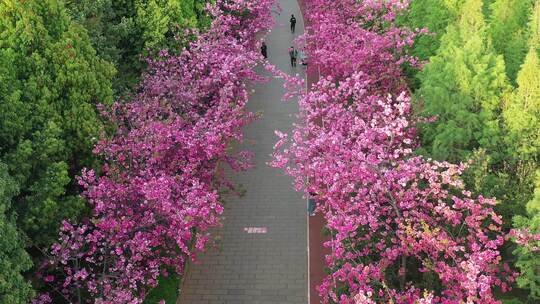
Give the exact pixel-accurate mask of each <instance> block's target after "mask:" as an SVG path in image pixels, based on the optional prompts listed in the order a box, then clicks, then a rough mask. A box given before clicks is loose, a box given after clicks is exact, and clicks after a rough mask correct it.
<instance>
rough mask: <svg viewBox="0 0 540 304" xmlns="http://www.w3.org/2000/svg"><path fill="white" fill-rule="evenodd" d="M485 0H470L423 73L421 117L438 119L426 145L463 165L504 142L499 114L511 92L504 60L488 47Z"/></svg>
mask: <svg viewBox="0 0 540 304" xmlns="http://www.w3.org/2000/svg"><path fill="white" fill-rule="evenodd" d="M481 5H482V1H481V0H469V1H467V2H466V3H465V4H464V5H463V8H462V14H461V16H460V19H459V21H458V22H457V23H455V24H451V25H449V26H448V28H447V31H446V33H445V34H444V35H443V36H442V38H441V46H440V48H439V49H438V50H437V53H436V55H435V56H434V57H432V58H431V59H430V62H429V63H428V64H427V65H426V67H425V68H424V70H423V71H422V72H421V73H420V75H419V78H420V80H421V81H422V85H421V87H420V89H419V90H418V91H417V94H418V97H419V99H420V100H422V101H423V103H422V104H421V105H420V107H421V109H420V111H421V112H422V115H424V116H427V117H431V116H437V117H438V120H437V121H436V122H435V123H431V124H428V125H427V126H426V127H425V128H423V129H422V141H423V145H422V146H423V147H424V149H425V150H426V153H427V154H430V155H432V156H433V157H435V158H437V159H447V160H450V161H459V160H461V159H465V158H467V157H468V156H470V153H471V151H473V150H474V149H476V148H479V147H484V148H494V147H496V146H497V145H498V144H499V141H500V129H499V126H498V122H497V119H498V117H497V114H498V112H499V111H500V106H501V105H500V102H501V101H500V100H501V96H502V95H503V94H504V93H505V92H507V91H508V90H509V86H508V83H507V81H506V77H505V71H504V61H503V58H502V57H501V56H498V55H496V54H495V53H494V52H493V51H492V49H491V48H490V47H489V43H488V41H487V38H486V25H485V22H484V17H483V14H482V12H481Z"/></svg>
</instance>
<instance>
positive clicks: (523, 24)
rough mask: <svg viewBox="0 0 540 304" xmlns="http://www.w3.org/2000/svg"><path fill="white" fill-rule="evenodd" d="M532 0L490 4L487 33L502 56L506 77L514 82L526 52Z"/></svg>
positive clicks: (503, 0)
mask: <svg viewBox="0 0 540 304" xmlns="http://www.w3.org/2000/svg"><path fill="white" fill-rule="evenodd" d="M533 3H534V0H496V1H495V2H494V3H493V4H492V5H491V16H490V21H489V34H490V37H491V40H492V42H493V47H494V48H495V50H496V51H497V53H499V54H502V55H503V56H504V61H505V66H506V73H507V75H508V78H509V79H510V80H511V81H512V82H515V80H516V76H517V73H518V71H519V69H520V67H521V64H522V63H523V60H524V58H525V55H526V54H527V49H528V46H527V36H528V33H527V20H528V19H529V16H530V14H531V10H532V7H533Z"/></svg>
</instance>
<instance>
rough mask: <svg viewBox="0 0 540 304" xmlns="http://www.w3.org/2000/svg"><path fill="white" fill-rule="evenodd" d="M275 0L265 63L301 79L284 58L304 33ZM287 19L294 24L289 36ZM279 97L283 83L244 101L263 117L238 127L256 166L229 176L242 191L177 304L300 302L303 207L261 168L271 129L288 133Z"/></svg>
mask: <svg viewBox="0 0 540 304" xmlns="http://www.w3.org/2000/svg"><path fill="white" fill-rule="evenodd" d="M279 2H280V4H281V7H282V9H283V11H282V12H281V15H279V16H278V15H277V14H275V17H276V27H275V28H274V29H273V30H272V31H271V33H270V34H269V35H268V37H267V39H266V43H267V44H268V55H269V60H270V62H272V63H273V64H275V65H276V66H277V67H278V68H280V69H281V70H283V71H286V72H290V73H300V74H301V75H302V76H303V75H304V69H305V68H304V67H302V66H298V67H296V68H291V67H290V61H289V55H288V53H287V48H288V47H289V46H290V45H291V41H292V39H293V38H294V37H295V36H297V35H299V34H302V29H303V28H304V24H303V21H302V17H301V13H300V9H299V7H298V4H297V2H296V1H295V0H280V1H279ZM291 14H294V15H295V16H296V19H297V24H296V30H297V31H296V35H295V36H293V35H292V34H291V33H290V29H289V18H290V16H291ZM260 72H261V73H265V72H263V71H262V69H261V70H260ZM265 74H266V73H265ZM283 93H284V89H283V82H282V81H280V80H277V79H273V80H272V81H271V82H269V83H265V84H261V85H258V86H257V87H256V88H255V93H253V95H252V96H251V99H250V104H249V110H250V111H253V112H262V115H263V116H262V118H261V119H259V120H257V121H256V122H254V123H253V124H251V125H249V126H247V127H246V129H245V132H244V134H245V142H244V144H243V145H242V147H241V148H242V149H247V150H250V151H252V152H254V153H255V158H254V162H255V166H256V167H255V168H253V169H251V170H249V171H247V172H243V173H236V174H234V178H233V180H234V181H235V182H237V183H240V184H242V185H243V187H244V188H245V190H246V191H247V192H246V194H245V195H244V196H243V197H241V198H231V199H229V200H228V201H227V202H226V209H225V212H224V217H225V218H224V220H223V227H222V228H220V229H216V230H215V232H214V237H217V238H218V239H219V242H220V243H221V245H220V246H219V247H220V248H218V249H215V250H212V249H210V250H209V251H207V252H206V253H204V254H203V255H201V256H200V257H199V260H200V264H191V265H189V269H188V272H187V274H186V276H185V280H184V284H183V286H182V290H181V295H180V299H179V302H178V303H180V304H277V303H280V304H282V303H283V304H296V303H299V304H300V303H301V304H306V303H308V299H307V294H308V282H307V263H308V262H307V223H306V220H307V219H306V202H305V200H304V199H302V195H301V194H299V193H297V192H295V191H294V189H293V187H292V180H291V179H290V178H289V177H286V176H285V175H284V174H283V173H282V171H280V170H277V169H273V168H270V167H268V166H267V165H266V162H268V161H269V160H270V153H271V152H272V149H273V145H274V144H275V142H276V139H277V138H276V136H275V134H274V130H276V129H279V130H282V131H290V129H291V128H292V124H293V122H294V121H295V120H296V117H295V114H296V113H297V111H298V105H297V103H296V102H289V103H283V102H282V101H281V97H282V96H283ZM246 228H248V229H247V231H246ZM249 232H252V233H249Z"/></svg>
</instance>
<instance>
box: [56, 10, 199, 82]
mask: <svg viewBox="0 0 540 304" xmlns="http://www.w3.org/2000/svg"><path fill="white" fill-rule="evenodd" d="M205 3H206V1H204V0H150V1H142V0H120V1H119V0H114V1H113V0H98V1H96V0H66V6H67V8H68V11H69V13H70V15H71V16H72V17H73V19H74V20H76V21H77V22H78V23H80V24H82V25H83V26H84V27H85V28H86V29H87V30H88V34H89V36H90V38H91V40H92V45H93V46H94V48H95V49H96V51H97V53H98V55H99V56H100V57H101V58H103V59H105V60H108V61H110V62H112V63H114V65H115V66H116V68H117V69H118V71H119V73H118V75H117V77H116V78H115V79H114V89H115V91H116V92H117V93H124V92H126V90H127V89H129V88H131V87H133V85H135V84H136V83H137V80H138V76H139V75H140V73H141V70H142V69H143V67H144V65H143V62H142V61H141V56H147V55H149V54H150V53H151V52H152V51H155V50H158V49H162V48H174V47H175V46H176V40H175V39H173V38H174V35H175V34H177V33H181V31H182V29H184V28H196V27H199V28H200V27H204V26H206V25H207V24H208V21H209V20H208V17H207V16H206V15H205V14H204V5H205Z"/></svg>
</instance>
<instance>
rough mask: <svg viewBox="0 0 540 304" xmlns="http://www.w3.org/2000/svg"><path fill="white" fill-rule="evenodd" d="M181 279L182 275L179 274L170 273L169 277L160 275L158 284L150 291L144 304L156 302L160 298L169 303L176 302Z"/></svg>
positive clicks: (154, 303)
mask: <svg viewBox="0 0 540 304" xmlns="http://www.w3.org/2000/svg"><path fill="white" fill-rule="evenodd" d="M180 281H181V280H180V277H179V276H178V275H177V274H170V275H169V276H168V277H163V276H161V277H159V282H158V286H157V287H156V288H154V289H152V290H151V291H150V293H149V294H148V296H147V297H146V299H145V300H144V304H156V303H159V301H160V300H165V303H167V304H174V303H176V299H177V298H178V288H179V287H180Z"/></svg>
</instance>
